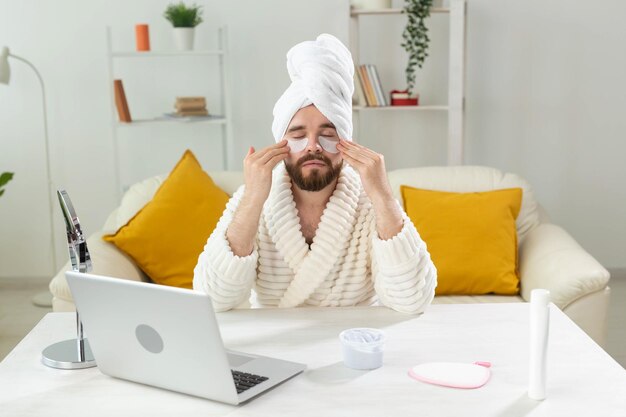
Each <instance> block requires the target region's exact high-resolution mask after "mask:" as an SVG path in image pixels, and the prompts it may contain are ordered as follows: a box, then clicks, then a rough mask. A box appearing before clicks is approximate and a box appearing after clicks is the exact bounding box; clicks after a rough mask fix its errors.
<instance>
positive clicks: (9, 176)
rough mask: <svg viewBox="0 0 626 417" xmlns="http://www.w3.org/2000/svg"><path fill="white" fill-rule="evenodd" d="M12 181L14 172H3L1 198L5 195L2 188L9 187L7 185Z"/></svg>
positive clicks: (0, 186)
mask: <svg viewBox="0 0 626 417" xmlns="http://www.w3.org/2000/svg"><path fill="white" fill-rule="evenodd" d="M12 179H13V173H12V172H3V173H2V174H0V196H1V195H2V194H4V190H3V189H2V187H4V186H5V185H7V183H8V182H9V181H11V180H12Z"/></svg>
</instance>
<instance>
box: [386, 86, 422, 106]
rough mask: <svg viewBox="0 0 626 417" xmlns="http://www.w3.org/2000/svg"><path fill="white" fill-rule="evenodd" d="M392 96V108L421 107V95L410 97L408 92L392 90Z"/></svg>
mask: <svg viewBox="0 0 626 417" xmlns="http://www.w3.org/2000/svg"><path fill="white" fill-rule="evenodd" d="M389 95H390V96H391V105H392V106H417V105H419V94H416V95H414V96H412V97H409V92H408V90H392V91H391V92H390V94H389Z"/></svg>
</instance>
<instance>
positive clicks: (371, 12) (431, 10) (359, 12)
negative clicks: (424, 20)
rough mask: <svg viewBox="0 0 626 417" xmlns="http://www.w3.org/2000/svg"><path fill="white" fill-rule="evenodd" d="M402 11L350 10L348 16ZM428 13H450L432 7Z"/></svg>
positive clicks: (399, 11) (443, 8)
mask: <svg viewBox="0 0 626 417" xmlns="http://www.w3.org/2000/svg"><path fill="white" fill-rule="evenodd" d="M402 10H403V9H371V10H360V9H353V10H350V16H352V17H358V16H363V15H381V14H402ZM430 13H450V9H449V8H447V7H433V8H431V9H430Z"/></svg>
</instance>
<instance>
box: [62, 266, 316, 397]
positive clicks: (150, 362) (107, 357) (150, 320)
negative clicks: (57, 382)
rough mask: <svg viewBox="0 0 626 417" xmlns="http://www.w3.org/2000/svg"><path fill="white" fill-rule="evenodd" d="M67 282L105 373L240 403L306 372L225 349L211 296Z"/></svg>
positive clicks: (76, 279)
mask: <svg viewBox="0 0 626 417" xmlns="http://www.w3.org/2000/svg"><path fill="white" fill-rule="evenodd" d="M65 276H66V277H67V282H68V284H69V286H70V289H71V291H72V295H73V297H74V302H75V304H76V307H77V309H78V311H79V313H80V318H81V321H82V323H83V326H84V330H85V334H86V335H87V336H88V337H89V344H90V346H91V351H92V352H93V355H94V358H95V359H96V363H97V365H98V368H99V369H100V371H101V372H102V373H103V374H106V375H109V376H112V377H115V378H121V379H125V380H129V381H134V382H139V383H142V384H146V385H151V386H154V387H159V388H164V389H168V390H171V391H176V392H182V393H185V394H189V395H194V396H197V397H202V398H206V399H209V400H215V401H220V402H224V403H228V404H241V403H243V402H245V401H248V400H250V399H252V398H254V397H256V396H257V395H259V394H261V393H263V392H265V391H267V390H268V389H270V388H272V387H274V386H276V385H278V384H280V383H282V382H284V381H286V380H288V379H289V378H291V377H293V376H295V375H297V374H299V373H300V372H302V371H303V370H304V369H305V368H306V365H304V364H301V363H295V362H288V361H284V360H280V359H274V358H269V357H264V356H258V355H251V354H246V353H241V352H234V351H229V350H226V349H225V348H224V345H223V343H222V337H221V335H220V331H219V327H218V324H217V320H216V317H215V312H214V311H213V304H212V302H211V298H210V297H209V296H208V295H207V294H204V293H201V292H198V291H192V290H187V289H183V288H174V287H168V286H163V285H157V284H149V283H145V282H135V281H129V280H125V279H119V278H111V277H105V276H99V275H93V274H86V273H80V272H75V271H67V272H66V273H65Z"/></svg>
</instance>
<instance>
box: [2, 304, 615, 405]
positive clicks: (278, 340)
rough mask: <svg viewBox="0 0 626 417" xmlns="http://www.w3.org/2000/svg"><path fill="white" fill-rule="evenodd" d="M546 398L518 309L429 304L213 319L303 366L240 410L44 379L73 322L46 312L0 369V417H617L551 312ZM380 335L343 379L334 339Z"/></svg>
mask: <svg viewBox="0 0 626 417" xmlns="http://www.w3.org/2000/svg"><path fill="white" fill-rule="evenodd" d="M551 308H552V310H551V315H552V322H551V329H550V331H551V334H550V336H551V338H550V347H549V369H548V371H549V372H548V388H549V391H548V398H547V399H546V400H545V401H541V402H537V401H533V400H530V399H528V397H527V395H526V388H527V366H526V365H527V362H528V304H525V303H524V304H471V305H470V304H459V305H433V306H431V307H430V308H429V309H428V311H427V312H426V313H425V314H424V315H422V316H419V317H415V316H408V315H404V314H400V313H396V312H393V311H391V310H388V309H386V308H344V309H331V308H324V309H317V308H301V309H293V310H277V309H262V310H240V311H231V312H228V313H222V314H220V315H219V320H220V322H221V329H222V335H223V338H224V341H225V343H226V344H227V346H228V347H230V348H233V349H237V350H242V351H245V352H250V353H258V354H264V355H271V356H277V357H281V358H284V359H288V360H293V361H298V362H304V363H307V364H308V369H307V370H306V371H305V373H303V374H301V375H299V376H297V377H296V378H294V379H292V380H291V381H289V382H287V383H285V384H283V385H280V386H278V387H277V388H275V389H273V390H271V391H270V392H268V393H266V394H264V395H262V396H260V397H258V398H257V399H255V400H253V401H251V402H249V403H247V404H245V405H243V406H240V407H234V406H228V405H224V404H220V403H215V402H212V401H208V400H203V399H199V398H194V397H190V396H186V395H183V394H178V393H174V392H169V391H164V390H160V389H157V388H152V387H147V386H143V385H139V384H135V383H132V382H126V381H122V380H117V379H114V378H110V377H108V376H105V375H102V374H101V373H100V372H99V371H98V369H97V368H92V369H87V370H80V371H60V370H55V369H50V368H47V367H45V366H43V365H42V364H41V363H40V357H41V350H42V349H43V348H45V347H46V346H48V345H49V344H51V343H53V342H57V341H59V340H62V339H65V338H71V337H72V335H73V334H72V333H73V330H74V322H73V320H74V315H73V314H71V313H50V314H48V315H47V316H46V317H45V318H44V319H43V320H42V321H41V322H40V323H39V324H38V325H37V326H36V327H35V328H34V329H33V330H32V331H31V332H30V334H28V336H26V337H25V338H24V340H22V341H21V342H20V344H19V345H18V346H17V347H16V348H15V349H14V350H13V351H12V352H11V353H10V354H9V355H8V356H7V357H6V359H5V360H4V361H3V362H2V363H0V416H3V417H4V416H25V415H28V416H44V415H45V416H63V417H69V416H81V417H82V416H86V415H87V416H107V417H108V416H113V415H115V416H142V415H145V416H151V417H153V416H161V415H162V416H224V415H228V416H286V415H294V416H295V415H297V416H315V417H325V416H353V415H354V416H398V417H400V416H409V415H419V416H460V415H463V416H507V417H509V416H511V417H516V416H550V417H555V416H566V417H573V416H592V415H593V416H603V417H604V416H621V417H623V416H626V371H625V370H624V369H623V368H622V367H621V366H620V365H619V364H618V363H617V362H615V361H614V360H613V359H612V358H611V357H610V356H609V355H608V354H607V353H606V352H604V351H603V350H602V349H601V348H600V347H599V346H598V345H596V344H595V343H594V342H593V341H592V340H591V339H590V338H589V337H588V336H587V335H586V334H585V333H584V332H583V331H582V330H580V329H579V328H578V327H577V326H576V325H575V324H574V323H573V322H572V321H571V320H570V319H569V318H567V316H565V315H564V314H563V313H561V312H560V311H559V310H558V309H557V308H556V307H554V306H551ZM359 326H368V327H377V328H381V329H384V330H385V332H386V334H387V344H386V348H385V365H384V366H383V367H382V368H379V369H377V370H374V371H355V370H351V369H348V368H345V367H344V366H343V364H342V362H341V351H340V345H339V341H338V339H337V335H338V334H339V332H340V331H341V330H343V329H345V328H349V327H359ZM477 360H482V361H490V362H492V364H493V366H492V368H491V369H492V372H493V375H492V379H491V381H490V382H489V383H488V384H487V385H485V386H484V387H482V388H480V389H476V390H457V389H452V388H443V387H438V386H433V385H428V384H425V383H422V382H418V381H415V380H413V379H411V378H409V377H408V376H407V371H408V369H409V368H410V367H411V366H413V365H416V364H419V363H422V362H430V361H459V362H474V361H477Z"/></svg>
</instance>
